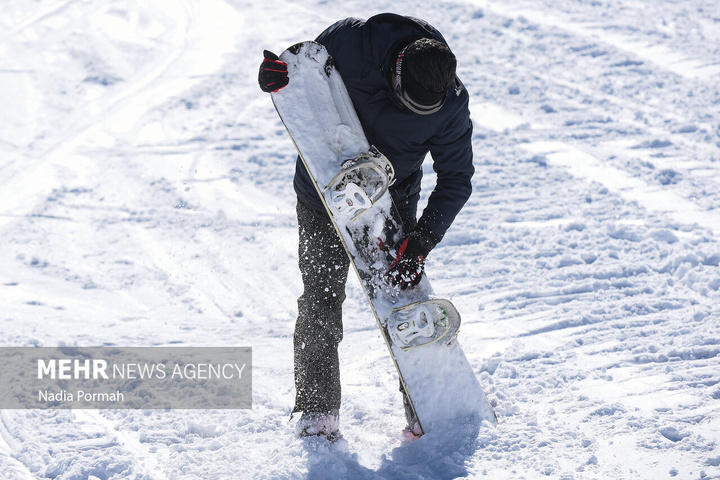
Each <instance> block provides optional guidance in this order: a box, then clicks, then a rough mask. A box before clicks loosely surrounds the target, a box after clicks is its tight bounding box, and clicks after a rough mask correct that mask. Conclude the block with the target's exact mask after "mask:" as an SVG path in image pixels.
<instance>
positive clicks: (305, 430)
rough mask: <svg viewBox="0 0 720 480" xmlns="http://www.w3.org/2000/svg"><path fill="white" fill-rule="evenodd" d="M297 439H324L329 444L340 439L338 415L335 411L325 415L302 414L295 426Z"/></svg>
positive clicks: (316, 413) (319, 413)
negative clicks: (315, 437) (313, 437)
mask: <svg viewBox="0 0 720 480" xmlns="http://www.w3.org/2000/svg"><path fill="white" fill-rule="evenodd" d="M295 435H297V436H298V437H312V436H318V437H325V438H327V440H328V441H329V442H331V443H335V442H336V441H338V440H339V439H340V414H339V412H338V411H337V410H333V411H330V412H327V413H321V412H303V414H302V416H301V417H300V420H298V422H297V424H296V425H295Z"/></svg>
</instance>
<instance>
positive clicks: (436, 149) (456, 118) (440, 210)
mask: <svg viewBox="0 0 720 480" xmlns="http://www.w3.org/2000/svg"><path fill="white" fill-rule="evenodd" d="M463 93H464V95H465V96H466V98H467V93H466V92H463ZM472 131H473V127H472V122H471V121H470V112H469V110H468V109H467V101H466V102H465V105H464V106H463V108H460V109H458V110H457V112H456V114H455V115H453V117H452V118H451V119H450V120H449V121H448V122H447V124H446V125H445V128H444V129H443V130H442V133H440V134H439V135H437V136H435V137H433V138H432V139H431V147H430V154H431V155H432V157H433V170H435V173H436V174H437V181H436V184H435V189H434V190H433V191H432V193H431V194H430V198H429V199H428V203H427V206H426V207H425V210H424V211H423V214H422V216H421V217H420V219H419V221H418V223H419V224H420V225H424V226H425V227H427V228H429V229H430V230H432V231H433V232H434V233H435V235H437V237H438V239H442V238H443V236H444V235H445V232H447V230H448V228H450V225H451V224H452V223H453V221H454V220H455V217H456V216H457V214H458V213H459V212H460V210H461V209H462V208H463V206H464V205H465V203H466V202H467V200H468V199H469V198H470V194H471V193H472V176H473V174H474V173H475V167H474V166H473V151H472Z"/></svg>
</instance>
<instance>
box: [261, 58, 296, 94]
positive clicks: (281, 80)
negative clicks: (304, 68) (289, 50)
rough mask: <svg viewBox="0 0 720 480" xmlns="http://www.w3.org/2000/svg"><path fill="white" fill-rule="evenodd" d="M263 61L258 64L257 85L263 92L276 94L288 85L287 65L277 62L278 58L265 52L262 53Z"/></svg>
mask: <svg viewBox="0 0 720 480" xmlns="http://www.w3.org/2000/svg"><path fill="white" fill-rule="evenodd" d="M263 55H265V59H264V60H263V61H262V63H261V64H260V72H259V73H258V83H259V84H260V89H261V90H262V91H263V92H267V93H270V92H277V91H278V90H280V89H281V88H283V87H284V86H286V85H287V84H288V82H289V81H290V79H289V78H288V69H287V63H285V62H281V61H280V60H278V56H277V55H275V54H274V53H272V52H270V51H268V50H265V51H263Z"/></svg>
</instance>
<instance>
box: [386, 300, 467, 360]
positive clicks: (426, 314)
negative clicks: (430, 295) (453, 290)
mask: <svg viewBox="0 0 720 480" xmlns="http://www.w3.org/2000/svg"><path fill="white" fill-rule="evenodd" d="M387 329H388V333H389V334H390V338H391V339H392V341H393V343H395V345H397V346H399V347H400V348H402V349H403V350H408V349H411V348H416V347H422V346H424V345H429V344H431V343H435V342H439V341H442V342H443V343H445V345H448V346H450V345H452V344H453V343H454V342H455V339H456V338H457V334H458V331H459V330H460V313H459V312H458V311H457V309H456V308H455V305H453V304H452V303H450V302H449V301H448V300H443V299H441V298H434V299H430V300H426V301H424V302H416V303H411V304H409V305H405V306H404V307H398V308H395V309H393V311H392V312H391V313H390V317H389V318H388V325H387Z"/></svg>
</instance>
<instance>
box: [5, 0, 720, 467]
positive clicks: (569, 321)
mask: <svg viewBox="0 0 720 480" xmlns="http://www.w3.org/2000/svg"><path fill="white" fill-rule="evenodd" d="M419 5H422V6H419ZM383 11H393V12H397V13H404V14H410V15H414V16H417V17H421V18H424V19H426V20H428V21H430V22H431V23H432V24H434V25H435V26H436V27H437V28H439V29H440V31H442V32H443V34H444V35H445V37H446V39H447V40H448V42H449V43H450V46H451V47H452V48H453V50H454V51H455V53H456V55H457V57H458V61H459V67H458V68H459V75H460V77H461V78H462V80H463V82H464V83H465V85H466V87H467V89H468V90H469V92H470V94H471V99H472V102H471V110H472V115H473V122H474V125H475V131H474V137H473V145H474V150H475V166H476V170H477V173H476V174H475V177H474V180H473V183H474V193H473V196H472V197H471V199H470V201H469V202H468V204H467V206H466V208H465V209H464V210H463V212H462V213H461V214H460V215H459V216H458V218H457V221H456V222H455V224H454V225H453V227H452V228H451V230H450V231H449V232H448V234H447V236H446V237H445V239H444V240H443V242H442V243H441V244H440V245H439V246H438V247H437V248H436V249H435V250H434V251H433V252H432V254H431V256H430V258H429V262H428V266H427V270H428V274H429V275H430V277H431V278H432V282H433V287H434V289H435V291H436V292H437V293H438V294H439V295H441V296H443V297H447V298H449V299H451V300H452V301H453V302H454V303H455V304H456V306H457V307H458V309H459V310H460V312H461V313H462V315H463V326H462V328H461V331H460V340H461V342H462V345H463V348H464V350H465V352H466V354H467V356H468V358H469V360H470V362H471V365H472V366H473V368H474V370H475V372H476V374H477V375H478V377H479V379H480V382H481V384H482V385H483V387H484V388H485V390H486V392H487V394H488V397H489V398H490V400H491V401H492V402H493V404H494V405H495V408H496V412H497V414H498V416H499V418H500V424H499V425H498V426H497V427H496V428H492V427H489V426H485V427H483V428H481V429H480V430H479V431H478V430H477V429H468V431H453V432H445V433H436V434H429V435H426V436H425V437H423V438H421V439H420V440H418V441H416V442H413V443H410V444H407V445H403V444H401V442H400V440H399V437H400V436H399V434H400V431H401V430H402V428H403V427H404V419H403V415H402V405H401V398H400V393H399V392H398V391H397V379H396V376H395V373H394V369H393V367H392V363H391V361H390V359H389V357H388V354H387V349H386V347H385V345H384V344H383V341H382V339H381V337H380V332H379V331H378V330H377V327H376V325H375V322H374V319H373V317H372V315H371V313H370V311H369V309H368V307H367V304H366V301H365V299H364V297H363V295H362V291H361V289H360V287H359V284H358V283H357V281H356V280H355V279H351V281H350V282H349V284H348V287H347V292H348V300H347V302H346V304H345V307H346V308H345V338H344V341H343V343H342V344H341V352H340V353H341V363H342V374H343V398H344V400H343V407H342V410H341V430H342V433H343V436H344V438H343V440H342V441H340V442H339V443H338V444H335V445H333V446H328V445H327V444H325V443H323V442H322V441H320V440H318V439H313V440H309V441H308V440H303V441H301V440H298V439H295V438H294V436H293V433H292V423H291V422H290V421H289V414H290V411H291V409H292V406H293V399H294V388H293V376H292V348H291V347H292V332H293V323H294V318H295V314H296V303H295V300H296V298H297V297H298V296H299V295H300V293H301V289H302V286H301V283H300V276H299V273H298V271H297V267H296V262H297V247H296V242H297V233H296V220H295V214H294V208H295V196H294V194H293V190H292V177H293V173H294V168H295V167H294V165H295V151H294V148H293V146H292V143H291V142H290V140H289V138H288V137H287V135H286V133H285V130H284V128H283V126H282V124H281V123H280V121H279V119H278V117H277V115H276V114H275V111H274V109H273V107H272V102H271V101H270V98H269V97H268V96H267V95H265V94H263V93H262V92H261V91H260V90H259V88H258V86H257V67H258V65H259V62H260V60H261V57H262V50H263V49H269V50H273V51H275V52H277V53H279V52H280V51H282V50H283V49H285V48H286V47H287V46H289V45H291V44H294V43H296V42H298V41H301V40H310V39H313V38H315V36H316V35H317V34H318V33H320V32H321V31H322V30H323V29H324V28H325V27H327V26H328V25H330V24H331V23H333V22H334V21H336V20H338V19H341V18H345V17H348V16H357V17H363V18H366V17H369V16H371V15H373V14H376V13H380V12H383ZM719 75H720V6H719V4H718V2H717V1H716V0H687V1H683V2H675V1H670V0H633V1H631V0H597V1H594V0H593V1H590V0H573V1H571V0H560V1H557V0H552V1H551V0H464V1H460V0H458V1H440V2H433V3H427V2H410V1H405V0H395V1H393V2H389V1H382V0H362V1H361V0H349V1H338V2H324V1H320V0H308V1H303V2H289V1H285V0H266V1H263V2H253V1H243V0H202V1H201V0H144V1H138V0H117V1H113V2H107V1H101V0H83V1H78V0H33V1H28V0H5V1H4V2H3V8H2V11H1V12H0V87H1V89H0V107H1V108H0V111H1V112H2V113H0V239H1V240H2V243H1V245H2V248H1V249H0V339H1V341H0V345H2V346H15V347H18V346H44V347H52V346H68V345H69V346H75V345H77V346H103V345H108V346H173V345H182V346H226V345H227V346H250V347H252V349H253V408H252V410H172V411H162V410H137V411H136V410H72V411H69V410H5V411H2V412H0V478H2V479H12V480H16V479H22V480H25V479H37V478H60V479H73V480H75V479H77V480H79V479H102V480H109V479H112V480H116V479H124V478H131V479H316V478H327V479H343V478H346V479H451V478H458V477H467V478H473V479H475V478H493V479H538V478H548V479H558V480H559V479H563V480H569V479H578V480H579V479H661V478H681V479H703V478H720V240H719V239H720V210H719V208H718V207H720V83H719V82H718V80H717V79H718V78H719ZM424 182H425V186H426V188H425V192H426V195H427V193H429V191H430V190H431V189H432V187H433V174H432V168H431V162H430V160H428V162H427V169H426V176H425V180H424Z"/></svg>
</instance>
